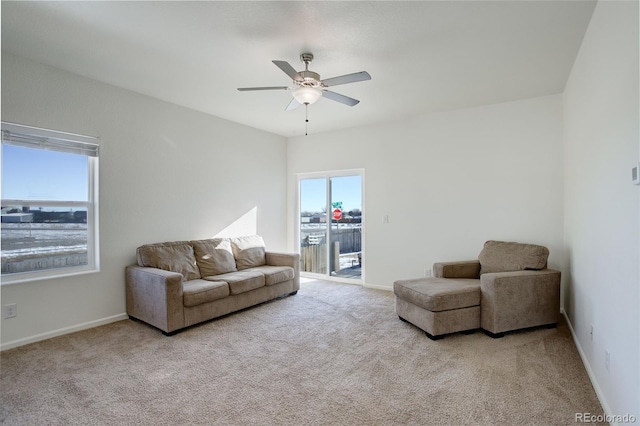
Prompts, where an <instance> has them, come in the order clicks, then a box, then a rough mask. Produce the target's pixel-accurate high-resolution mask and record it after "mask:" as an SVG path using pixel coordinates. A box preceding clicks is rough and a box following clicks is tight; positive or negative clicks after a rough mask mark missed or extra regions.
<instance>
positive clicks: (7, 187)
mask: <svg viewBox="0 0 640 426" xmlns="http://www.w3.org/2000/svg"><path fill="white" fill-rule="evenodd" d="M88 176H89V162H88V159H87V156H85V155H78V154H68V153H64V152H57V151H48V150H44V149H35V148H24V147H21V146H13V145H6V144H2V198H3V199H20V200H60V201H87V200H88Z"/></svg>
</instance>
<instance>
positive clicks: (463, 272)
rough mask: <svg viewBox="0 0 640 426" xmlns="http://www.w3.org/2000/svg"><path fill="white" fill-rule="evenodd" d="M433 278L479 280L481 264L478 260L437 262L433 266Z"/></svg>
mask: <svg viewBox="0 0 640 426" xmlns="http://www.w3.org/2000/svg"><path fill="white" fill-rule="evenodd" d="M433 276H434V277H436V278H472V279H478V277H479V276H480V262H479V261H477V260H463V261H460V262H436V263H434V264H433Z"/></svg>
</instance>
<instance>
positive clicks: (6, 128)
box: [0, 121, 100, 285]
mask: <svg viewBox="0 0 640 426" xmlns="http://www.w3.org/2000/svg"><path fill="white" fill-rule="evenodd" d="M5 132H9V133H10V134H11V133H17V134H22V135H29V136H33V137H34V139H42V140H43V141H45V142H44V143H43V144H42V145H41V146H38V144H35V143H34V144H25V143H12V142H11V141H6V140H5ZM49 141H57V142H59V143H60V148H59V149H56V147H55V146H54V147H52V146H49V145H46V143H47V142H49ZM1 143H2V145H3V146H4V145H5V144H6V145H17V146H28V147H31V148H36V149H48V150H53V151H59V152H67V153H73V152H77V153H80V154H83V155H86V156H87V163H88V169H87V201H64V200H62V201H61V200H21V199H4V198H2V200H1V202H2V205H11V204H14V205H21V206H29V207H31V206H37V207H69V208H75V207H82V208H86V210H87V264H86V265H79V266H66V267H60V268H49V269H41V270H37V271H30V272H17V273H11V274H2V276H1V277H0V285H8V284H17V283H22V282H31V281H38V280H47V279H54V278H61V277H67V276H73V275H81V274H90V273H96V272H99V271H100V244H99V209H98V199H99V198H98V189H99V184H98V180H99V157H98V149H99V143H98V138H95V137H92V136H84V135H78V134H72V133H64V132H58V131H54V130H48V129H41V128H37V127H31V126H24V125H21V124H15V123H8V122H4V121H3V122H2V141H1ZM67 144H68V146H67ZM83 147H84V148H88V150H89V151H91V152H92V154H87V153H85V149H84V148H83ZM2 152H3V150H2V149H0V167H1V165H2V164H3V163H2V161H3V158H2V155H3V154H2Z"/></svg>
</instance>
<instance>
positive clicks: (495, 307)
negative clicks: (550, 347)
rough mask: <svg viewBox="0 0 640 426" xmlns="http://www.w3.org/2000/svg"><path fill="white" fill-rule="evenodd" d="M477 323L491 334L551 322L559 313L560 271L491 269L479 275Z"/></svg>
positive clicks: (549, 323) (556, 318)
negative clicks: (478, 314) (479, 295)
mask: <svg viewBox="0 0 640 426" xmlns="http://www.w3.org/2000/svg"><path fill="white" fill-rule="evenodd" d="M480 290H481V301H480V306H481V310H482V313H481V320H480V322H481V326H482V328H483V329H485V330H487V331H489V332H491V333H495V334H498V333H503V332H505V331H510V330H517V329H521V328H528V327H535V326H540V325H551V324H556V323H557V322H558V315H559V314H560V271H556V270H554V269H543V270H540V271H531V270H527V271H515V272H493V273H487V274H482V276H480Z"/></svg>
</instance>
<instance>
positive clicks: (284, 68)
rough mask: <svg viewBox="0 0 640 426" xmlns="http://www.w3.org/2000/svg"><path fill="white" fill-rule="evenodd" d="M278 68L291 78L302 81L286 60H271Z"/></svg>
mask: <svg viewBox="0 0 640 426" xmlns="http://www.w3.org/2000/svg"><path fill="white" fill-rule="evenodd" d="M272 62H273V63H274V64H276V66H277V67H278V68H280V69H281V70H282V71H284V73H285V74H287V75H288V76H289V77H291V79H292V80H295V81H302V80H303V78H302V76H301V75H300V74H298V71H296V70H295V69H294V68H293V67H292V66H291V65H290V64H289V62H287V61H272Z"/></svg>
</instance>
